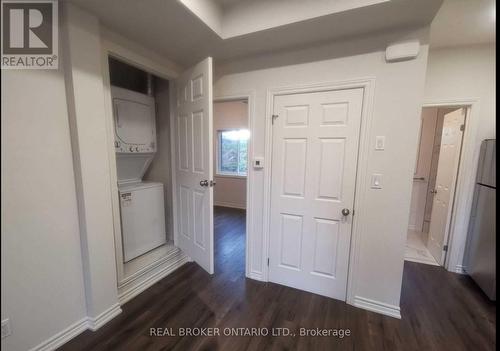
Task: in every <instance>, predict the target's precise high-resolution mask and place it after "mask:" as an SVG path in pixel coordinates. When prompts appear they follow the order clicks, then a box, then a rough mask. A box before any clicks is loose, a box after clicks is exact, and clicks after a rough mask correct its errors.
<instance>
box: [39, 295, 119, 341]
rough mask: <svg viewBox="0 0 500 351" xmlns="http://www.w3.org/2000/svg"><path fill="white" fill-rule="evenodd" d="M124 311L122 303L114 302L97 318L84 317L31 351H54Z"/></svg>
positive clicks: (94, 329)
mask: <svg viewBox="0 0 500 351" xmlns="http://www.w3.org/2000/svg"><path fill="white" fill-rule="evenodd" d="M121 312H122V309H121V307H120V304H119V303H117V304H114V305H113V306H111V307H110V308H108V309H107V310H105V311H104V312H102V313H101V314H99V315H98V316H97V317H95V318H91V317H84V318H82V319H80V320H79V321H78V322H76V323H74V324H72V325H70V326H69V327H67V328H65V329H64V330H62V331H60V332H59V333H57V334H55V335H54V336H52V337H50V338H48V339H47V340H45V341H42V342H41V343H40V344H38V345H37V346H35V347H33V348H31V349H30V351H52V350H55V349H57V348H58V347H60V346H62V345H64V344H65V343H67V342H68V341H70V340H72V339H73V338H75V337H77V336H78V335H80V334H81V333H83V332H84V331H85V330H87V329H90V330H92V331H96V330H97V329H99V328H100V327H102V326H103V325H105V324H106V323H108V322H109V321H110V320H112V319H113V318H115V317H116V316H117V315H119V314H120V313H121Z"/></svg>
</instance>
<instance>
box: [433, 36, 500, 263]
mask: <svg viewBox="0 0 500 351" xmlns="http://www.w3.org/2000/svg"><path fill="white" fill-rule="evenodd" d="M495 71H496V65H495V45H494V44H490V45H475V46H463V47H452V48H444V49H437V50H432V51H430V52H429V62H428V66H427V74H426V83H425V102H426V103H435V102H437V103H440V102H445V103H446V102H450V101H462V100H474V101H475V102H476V103H477V104H476V105H475V110H474V111H473V115H472V116H471V118H475V119H476V120H475V121H471V120H469V121H467V122H466V123H468V124H469V126H471V125H475V126H476V129H475V130H472V134H471V137H472V139H475V142H474V144H472V145H469V144H465V143H464V147H465V148H466V149H467V150H465V151H464V152H465V155H464V154H463V155H464V156H465V157H463V158H462V160H461V162H462V164H463V165H464V166H463V169H464V170H468V172H470V175H467V176H466V177H465V178H466V181H465V182H464V184H459V186H460V185H463V186H462V187H461V191H460V193H459V194H458V195H459V198H458V203H457V206H456V209H457V212H456V216H457V218H458V219H459V220H458V222H457V224H456V226H455V227H454V228H453V229H452V230H453V233H452V234H451V240H452V243H451V247H450V253H449V255H450V262H449V268H448V269H449V270H451V271H457V272H461V271H462V268H463V267H462V265H463V252H464V248H465V238H466V233H467V226H468V218H469V215H470V206H471V203H472V195H473V190H474V177H475V174H476V173H475V172H476V167H477V160H478V156H479V148H480V143H481V141H482V140H483V139H486V138H495V126H496V121H495V114H496V113H495V111H496V100H495V93H496V80H495ZM466 134H467V133H466ZM466 141H467V140H466ZM461 169H462V168H461Z"/></svg>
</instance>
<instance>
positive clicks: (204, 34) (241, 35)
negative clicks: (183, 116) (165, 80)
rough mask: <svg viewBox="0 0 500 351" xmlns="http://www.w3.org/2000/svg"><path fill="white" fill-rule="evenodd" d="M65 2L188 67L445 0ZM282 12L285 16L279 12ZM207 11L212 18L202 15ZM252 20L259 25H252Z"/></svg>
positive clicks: (386, 21) (349, 30)
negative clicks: (231, 26)
mask: <svg viewBox="0 0 500 351" xmlns="http://www.w3.org/2000/svg"><path fill="white" fill-rule="evenodd" d="M65 1H68V2H72V3H74V4H76V5H77V6H79V7H81V8H83V9H86V10H88V11H90V12H92V13H93V14H95V15H96V16H97V17H98V18H99V20H100V21H101V23H103V24H104V26H106V27H108V28H109V29H110V30H112V31H115V32H117V33H119V34H121V35H123V36H125V37H127V38H129V39H131V40H134V41H136V42H138V43H141V44H142V45H143V46H144V47H146V48H148V49H151V50H153V51H156V52H157V53H158V54H161V55H164V56H165V57H167V58H169V59H171V60H172V61H174V62H176V63H177V64H179V65H180V66H183V67H188V66H190V65H192V64H194V63H196V62H198V61H200V60H201V59H203V58H204V57H207V56H212V57H214V58H215V59H218V60H229V59H235V58H241V57H245V56H248V55H254V54H261V53H266V52H271V51H277V50H284V49H292V48H298V47H307V46H310V45H314V44H316V43H324V42H328V41H333V40H336V39H339V38H346V37H351V36H357V35H363V34H366V33H373V32H377V31H384V30H390V29H391V28H396V27H397V28H401V27H417V26H422V25H427V24H429V23H430V22H431V21H432V19H433V17H434V16H435V14H436V12H437V10H438V9H439V6H440V5H441V2H442V0H308V1H304V0H252V1H250V0H245V1H242V0H142V1H137V0H65ZM213 1H217V2H213ZM468 1H476V0H468ZM304 3H306V4H308V7H310V9H306V8H305V7H304ZM249 4H254V5H253V6H254V7H248V6H249ZM271 4H272V6H271ZM313 4H316V5H314V6H313ZM208 5H210V6H208ZM241 6H245V7H244V8H243V7H241ZM221 9H222V10H221ZM242 9H245V11H243V10H242ZM268 10H269V11H268ZM231 11H233V12H231ZM273 11H274V12H273ZM267 12H268V13H267ZM228 13H232V15H231V14H229V15H228ZM266 13H267V14H266ZM279 13H284V14H285V15H281V17H279V16H278V14H279ZM207 14H208V15H207ZM256 14H258V15H256ZM270 14H271V15H270ZM204 16H207V18H202V17H204ZM273 18H275V19H276V21H274V22H272V21H271V22H270V21H269V19H271V20H272V19H273ZM238 19H240V20H241V21H240V23H243V22H245V23H243V24H244V25H242V26H237V27H235V28H236V29H237V30H235V31H234V32H233V34H234V33H236V34H237V35H229V34H227V33H226V35H224V33H223V32H224V28H223V27H224V24H225V23H229V22H227V21H233V22H235V21H236V20H238ZM256 19H259V20H258V21H257V20H256ZM266 21H267V22H266ZM236 22H237V21H236ZM249 22H250V23H254V24H256V25H255V26H254V27H252V26H249V25H248V23H249ZM207 23H208V24H207ZM224 36H226V39H224V38H223V37H224Z"/></svg>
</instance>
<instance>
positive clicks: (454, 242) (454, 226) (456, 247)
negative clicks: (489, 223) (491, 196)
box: [422, 98, 480, 274]
mask: <svg viewBox="0 0 500 351" xmlns="http://www.w3.org/2000/svg"><path fill="white" fill-rule="evenodd" d="M422 107H441V108H447V107H450V108H460V107H463V108H466V109H467V111H466V116H465V130H464V134H463V137H462V150H461V153H460V164H459V166H458V175H457V183H456V186H455V192H454V201H453V207H452V214H451V218H448V221H450V225H449V234H448V238H447V240H446V242H445V245H446V244H447V245H448V251H447V252H446V256H445V260H444V267H445V268H446V269H447V270H448V271H450V272H455V273H460V274H465V270H464V267H463V265H462V261H463V255H464V252H465V242H466V239H467V229H468V226H469V214H470V211H471V206H472V197H473V195H474V183H475V179H476V165H477V160H478V157H479V152H477V153H476V152H475V145H477V144H478V141H477V136H476V134H477V129H478V124H479V119H478V114H479V107H480V106H479V100H478V99H475V98H456V99H450V100H438V101H427V102H424V104H423V105H422Z"/></svg>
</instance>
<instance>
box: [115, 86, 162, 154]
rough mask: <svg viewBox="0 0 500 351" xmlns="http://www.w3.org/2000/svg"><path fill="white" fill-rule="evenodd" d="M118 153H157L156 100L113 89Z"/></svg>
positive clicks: (124, 90)
mask: <svg viewBox="0 0 500 351" xmlns="http://www.w3.org/2000/svg"><path fill="white" fill-rule="evenodd" d="M112 95H113V112H114V118H115V138H116V141H117V144H116V147H117V149H116V151H117V152H154V151H156V129H155V109H154V106H155V105H154V99H153V97H151V96H148V95H144V94H140V93H136V92H134V91H130V90H127V89H122V88H118V87H112Z"/></svg>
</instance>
